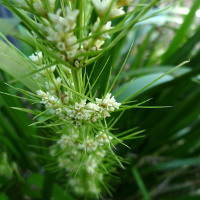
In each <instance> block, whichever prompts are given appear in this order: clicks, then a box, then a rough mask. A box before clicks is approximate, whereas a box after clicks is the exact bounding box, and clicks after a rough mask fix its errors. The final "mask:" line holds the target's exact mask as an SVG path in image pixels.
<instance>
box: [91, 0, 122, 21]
mask: <svg viewBox="0 0 200 200" xmlns="http://www.w3.org/2000/svg"><path fill="white" fill-rule="evenodd" d="M92 2H93V4H94V7H95V9H96V11H97V13H98V15H99V17H100V18H103V17H104V15H105V14H106V12H107V11H108V9H109V7H110V5H111V3H112V0H92ZM123 14H124V11H123V7H121V8H118V6H117V4H116V2H114V3H113V5H112V7H111V9H110V13H109V16H108V18H109V19H112V18H115V17H117V16H120V15H123Z"/></svg>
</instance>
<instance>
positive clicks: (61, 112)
mask: <svg viewBox="0 0 200 200" xmlns="http://www.w3.org/2000/svg"><path fill="white" fill-rule="evenodd" d="M60 82H61V79H60V78H57V79H56V80H55V84H57V86H58V87H59V86H60ZM47 86H48V85H47ZM51 86H52V87H53V88H50V87H51ZM48 87H49V88H48V89H55V88H54V85H50V86H48ZM37 95H38V96H39V97H40V98H41V99H42V100H41V101H40V103H42V104H44V105H45V107H46V109H50V111H51V113H54V114H56V115H58V116H59V117H60V118H61V119H64V120H72V121H74V122H75V123H76V124H77V125H79V124H80V123H81V122H82V121H88V122H91V123H93V122H96V121H97V120H98V119H100V118H106V117H109V116H110V112H113V111H115V110H116V109H119V106H120V105H121V103H118V102H116V100H115V98H114V96H112V95H111V93H108V94H107V95H106V96H105V98H103V99H98V98H96V99H95V102H94V103H93V102H88V103H87V100H86V99H83V100H81V101H80V102H73V103H71V104H69V96H68V95H67V93H65V97H64V98H58V97H57V96H55V95H51V94H50V93H49V92H46V93H45V92H44V91H42V90H38V91H37ZM70 98H71V97H70Z"/></svg>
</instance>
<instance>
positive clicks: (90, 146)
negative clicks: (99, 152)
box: [85, 138, 98, 151]
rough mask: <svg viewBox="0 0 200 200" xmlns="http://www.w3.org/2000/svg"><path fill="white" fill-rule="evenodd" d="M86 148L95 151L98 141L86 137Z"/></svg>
mask: <svg viewBox="0 0 200 200" xmlns="http://www.w3.org/2000/svg"><path fill="white" fill-rule="evenodd" d="M85 145H86V149H87V151H96V149H97V147H98V143H97V142H96V141H94V140H93V139H89V138H87V139H86V143H85Z"/></svg>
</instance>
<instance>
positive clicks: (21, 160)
mask: <svg viewBox="0 0 200 200" xmlns="http://www.w3.org/2000/svg"><path fill="white" fill-rule="evenodd" d="M44 2H45V1H44ZM142 2H143V1H141V6H142ZM199 4H200V2H199V0H196V1H194V2H193V6H192V7H191V10H190V12H189V13H188V14H187V15H185V16H184V17H183V15H184V14H179V15H180V17H181V18H182V17H183V19H184V22H183V23H182V24H181V25H180V26H179V25H178V24H176V22H174V21H175V19H174V18H175V17H176V15H177V13H178V11H176V8H174V10H173V8H171V9H169V10H167V11H165V12H164V13H161V14H159V15H158V16H155V17H153V18H151V19H147V20H146V21H144V22H140V23H138V24H137V26H134V28H131V27H132V25H133V24H130V27H129V28H127V29H126V31H124V32H123V34H122V35H120V34H119V33H117V32H116V33H115V34H114V35H113V36H112V37H113V38H116V39H115V40H114V42H113V44H108V46H107V48H105V49H106V50H105V51H102V54H103V55H104V56H103V57H100V59H99V60H98V61H97V62H96V64H95V66H96V67H95V68H94V69H92V66H93V65H92V64H91V63H92V62H93V61H91V62H90V61H88V66H87V69H86V72H87V73H88V75H91V85H92V84H94V87H93V90H94V91H96V90H97V91H98V94H99V95H100V94H105V89H107V88H110V86H112V83H114V82H115V78H116V77H117V81H116V82H115V85H114V87H113V90H114V92H113V94H116V95H117V96H116V99H117V100H118V101H119V102H123V101H125V100H127V99H129V100H130V101H138V102H136V103H140V102H145V104H144V105H141V107H142V106H144V107H146V108H150V109H146V108H144V109H143V108H141V109H138V108H133V109H129V110H127V111H125V113H123V115H122V116H121V118H120V119H119V120H118V121H116V122H115V123H114V126H113V127H112V128H113V131H114V132H116V134H119V133H123V132H124V131H126V130H128V129H133V128H134V127H138V129H137V130H145V133H143V135H145V137H142V138H138V139H137V140H133V141H132V140H127V141H125V144H126V145H128V146H129V147H130V148H131V149H129V148H127V147H126V146H123V145H120V146H117V150H116V152H117V154H118V155H119V156H121V157H124V158H126V160H127V161H128V163H129V164H125V167H126V169H125V170H122V169H118V170H119V171H120V173H119V178H120V182H119V183H118V184H117V185H116V190H115V192H113V197H112V198H110V199H116V200H117V199H135V200H137V199H138V200H141V199H145V200H150V199H151V200H152V199H155V200H169V199H170V200H173V199H176V200H179V199H180V200H188V199H190V200H193V199H194V200H195V199H199V198H200V195H199V191H198V190H199V186H200V185H199V182H198V180H199V178H200V174H199V166H200V159H199V150H200V135H199V132H200V118H199V113H200V105H199V103H198V100H199V98H200V88H199V83H200V80H199V74H200V62H199V56H200V51H199V48H198V45H197V44H198V42H199V41H200V32H199V31H200V30H199V24H196V22H195V21H196V20H199V18H197V17H195V13H196V11H197V10H198V9H199V6H200V5H199ZM47 6H48V5H47ZM144 6H145V5H144ZM139 9H140V7H139V6H138V10H139ZM147 11H148V9H147V10H146V12H147ZM138 12H139V11H138ZM157 12H160V10H158V11H156V13H157ZM147 14H148V12H147ZM150 14H152V13H149V15H150ZM135 15H136V16H137V13H136V14H135ZM169 16H170V17H171V18H169ZM196 18H197V19H196ZM157 19H160V22H161V24H157ZM166 19H167V21H168V22H167V23H166ZM27 20H28V19H26V18H24V21H27ZM115 20H116V21H117V20H118V19H115ZM154 20H155V21H154ZM162 20H163V21H162ZM170 20H171V21H170ZM13 21H14V23H12V25H13V26H16V24H17V23H18V22H19V21H15V20H13ZM141 21H142V20H141ZM4 22H5V21H4ZM15 22H17V23H15ZM6 23H8V22H7V21H6ZM3 24H5V23H3ZM9 24H10V23H9ZM28 25H29V26H34V24H31V23H30V22H28ZM7 28H8V30H11V29H12V26H10V25H9V26H8V27H7ZM122 28H124V27H119V29H122ZM4 30H5V29H4ZM127 30H128V31H129V34H127ZM7 33H8V31H7ZM125 33H126V34H125ZM4 34H6V33H4ZM27 37H28V36H27ZM18 38H21V39H22V41H24V40H25V39H24V40H23V36H21V35H19V36H18ZM29 39H30V38H29ZM27 43H28V44H29V45H33V44H34V41H31V39H30V40H28V41H27ZM131 44H132V46H131ZM130 46H131V51H130V52H129V50H130ZM0 52H1V53H0V68H1V69H2V70H3V71H5V72H6V73H7V74H9V75H7V74H5V73H2V74H1V77H2V80H3V81H0V90H1V92H2V94H0V97H1V98H0V110H1V112H0V141H1V143H2V144H3V145H1V146H0V148H1V149H2V150H3V151H4V152H7V154H8V160H9V161H10V165H11V166H12V161H14V162H15V163H16V164H17V168H18V169H17V170H16V168H15V167H13V176H12V178H10V179H8V178H5V177H4V181H2V182H1V181H0V191H2V192H3V193H2V194H1V195H0V199H13V200H14V199H15V200H16V199H20V198H21V196H24V195H26V196H30V197H31V198H33V199H50V197H52V198H53V199H55V200H58V199H59V200H60V199H61V200H62V199H63V200H64V199H69V200H70V199H71V200H73V199H74V198H73V197H72V196H71V193H70V190H67V191H66V189H65V187H64V184H65V183H63V180H62V179H61V177H60V176H59V175H58V174H57V172H55V174H54V173H49V172H46V171H45V173H44V169H45V166H46V165H48V158H47V157H48V154H47V150H46V147H49V146H50V145H51V144H52V141H48V140H43V136H46V135H44V129H43V128H37V129H36V124H34V123H33V121H32V118H33V116H32V114H35V115H37V114H38V113H37V109H38V108H37V106H36V105H35V104H32V103H30V102H28V101H27V100H23V101H21V100H20V99H17V98H15V97H14V96H20V97H22V98H24V99H25V97H24V94H23V92H24V90H23V91H22V90H13V89H12V88H10V87H7V86H6V85H5V84H4V82H12V83H13V77H14V79H15V82H14V86H15V88H23V89H25V87H27V88H29V89H30V90H32V91H35V90H37V89H38V85H37V84H36V83H35V82H34V81H33V79H31V78H30V77H32V76H33V75H34V74H35V73H36V71H34V70H35V69H34V66H32V65H31V63H30V62H29V61H28V60H27V59H26V58H25V57H24V55H22V54H21V57H19V56H18V55H19V52H17V51H16V49H15V48H14V47H13V46H9V45H6V44H5V43H3V42H2V41H1V45H0ZM128 52H129V53H130V56H129V57H128V59H127V60H126V64H125V65H124V66H123V63H124V60H125V57H126V55H127V54H128ZM188 60H190V61H189V62H188V63H187V64H186V66H182V67H181V68H179V69H177V70H176V71H174V67H176V66H178V65H179V64H180V63H183V62H184V61H188ZM5 63H6V65H5ZM63 64H64V63H63ZM99 66H104V67H102V68H103V70H102V68H100V67H99ZM122 66H123V68H122ZM48 67H49V66H47V68H48ZM16 69H17V70H16ZM33 69H34V70H33ZM120 70H122V73H121V74H120V75H119V74H118V72H119V71H120ZM169 71H171V72H172V73H170V74H168V72H169ZM37 72H38V71H37ZM27 74H28V77H26V78H24V76H26V75H27ZM111 74H112V75H111ZM10 75H11V76H10ZM164 75H165V76H164ZM22 77H23V78H22ZM133 78H134V79H133ZM157 79H159V80H157ZM16 80H20V81H21V83H22V84H23V85H24V86H25V87H24V86H22V85H21V84H20V83H16ZM109 80H110V81H109ZM155 80H157V81H156V82H155V83H154V81H155ZM151 83H152V84H151ZM147 85H149V86H150V87H146V86H147ZM77 87H79V86H77ZM88 87H89V86H88ZM87 92H88V93H90V92H91V91H87ZM3 93H9V94H11V95H13V97H12V96H6V95H5V94H3ZM100 96H101V95H100ZM28 97H29V96H28ZM28 97H27V98H28ZM130 98H131V99H130ZM147 99H150V101H147ZM131 105H133V104H130V106H131ZM156 106H157V107H159V106H162V107H165V106H166V108H159V109H151V108H153V107H156ZM11 107H14V108H15V109H11ZM23 107H25V108H23ZM20 108H21V109H20ZM32 110H35V112H33V111H32ZM20 111H24V112H27V113H29V114H26V113H24V112H20ZM117 114H118V113H114V116H116V119H117ZM38 120H39V121H41V122H45V118H43V117H41V116H39V119H38ZM31 123H33V124H32V126H29V125H30V124H31ZM109 123H111V124H112V123H113V121H112V120H110V122H109ZM45 126H48V123H46V124H45ZM48 130H49V132H50V133H49V135H50V134H51V130H52V129H51V128H50V129H48ZM134 131H135V130H133V132H134ZM38 132H41V138H39V137H40V136H39V134H38ZM34 136H39V137H34ZM133 136H134V137H136V136H135V135H133ZM138 137H139V136H138ZM124 140H125V139H124ZM41 144H42V146H43V147H44V148H40V147H39V146H41ZM34 147H35V148H34ZM20 174H21V175H20ZM13 194H15V195H16V196H15V195H13Z"/></svg>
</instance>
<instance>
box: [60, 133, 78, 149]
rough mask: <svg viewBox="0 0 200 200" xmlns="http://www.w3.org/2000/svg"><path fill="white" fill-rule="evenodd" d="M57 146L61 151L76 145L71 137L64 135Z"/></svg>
mask: <svg viewBox="0 0 200 200" xmlns="http://www.w3.org/2000/svg"><path fill="white" fill-rule="evenodd" d="M57 144H58V145H59V146H60V148H61V149H65V148H66V147H69V146H72V145H73V144H74V143H73V140H72V138H71V137H70V136H68V135H62V136H61V138H60V140H58V141H57Z"/></svg>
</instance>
